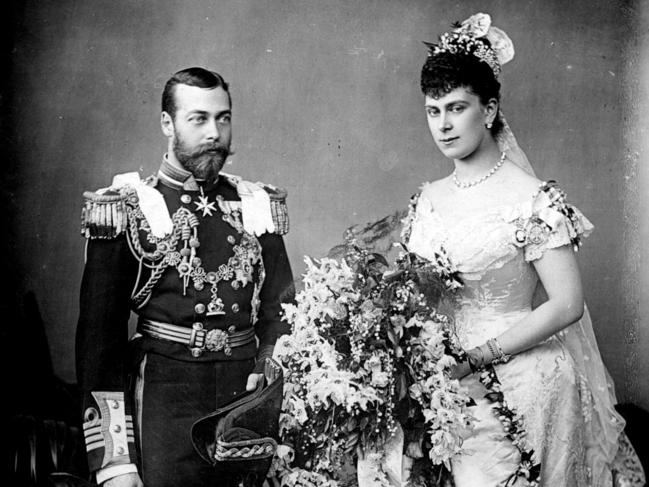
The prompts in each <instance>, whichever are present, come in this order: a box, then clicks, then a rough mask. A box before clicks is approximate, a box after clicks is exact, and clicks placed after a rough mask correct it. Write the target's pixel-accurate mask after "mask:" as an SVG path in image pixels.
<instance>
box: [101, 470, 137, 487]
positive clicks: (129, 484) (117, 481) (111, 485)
mask: <svg viewBox="0 0 649 487" xmlns="http://www.w3.org/2000/svg"><path fill="white" fill-rule="evenodd" d="M101 485H102V487H144V484H143V483H142V481H141V480H140V476H139V475H138V474H136V473H125V474H122V475H118V476H117V477H113V478H112V479H108V480H107V481H106V482H104V483H103V484H101Z"/></svg>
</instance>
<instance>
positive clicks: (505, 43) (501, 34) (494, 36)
mask: <svg viewBox="0 0 649 487" xmlns="http://www.w3.org/2000/svg"><path fill="white" fill-rule="evenodd" d="M486 37H487V40H488V41H489V43H490V44H491V48H492V49H493V51H494V52H495V53H496V57H497V58H498V62H499V63H500V65H501V66H502V65H503V64H505V63H508V62H509V61H511V60H512V59H514V43H513V42H512V40H511V39H510V38H509V36H508V35H507V34H505V31H504V30H502V29H499V28H498V27H491V28H490V29H489V31H488V32H487V35H486Z"/></svg>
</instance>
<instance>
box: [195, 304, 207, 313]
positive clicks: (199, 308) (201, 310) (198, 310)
mask: <svg viewBox="0 0 649 487" xmlns="http://www.w3.org/2000/svg"><path fill="white" fill-rule="evenodd" d="M194 311H196V313H197V314H199V315H202V314H203V313H205V305H204V304H203V303H198V304H197V305H196V306H194Z"/></svg>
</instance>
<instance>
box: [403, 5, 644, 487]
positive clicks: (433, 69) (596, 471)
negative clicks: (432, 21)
mask: <svg viewBox="0 0 649 487" xmlns="http://www.w3.org/2000/svg"><path fill="white" fill-rule="evenodd" d="M490 23H491V20H490V18H489V16H488V15H485V14H477V15H475V16H473V17H471V18H470V19H468V20H467V21H465V22H464V23H463V24H461V25H460V26H457V27H456V28H455V29H454V30H453V31H451V32H449V33H447V34H444V35H443V36H442V37H441V38H440V42H439V43H438V44H435V45H433V44H430V45H429V47H430V53H429V56H428V59H427V61H426V63H425V65H424V67H423V70H422V77H421V86H422V91H423V93H424V95H425V110H426V114H427V119H428V125H429V128H430V132H431V134H432V137H433V139H434V141H435V143H436V145H437V147H438V148H439V150H440V151H441V152H442V153H443V154H444V155H445V156H446V157H448V158H450V159H452V160H453V162H454V165H455V170H454V171H453V173H452V174H451V175H449V176H447V177H445V178H443V179H440V180H438V181H434V182H431V183H426V184H424V185H423V187H422V190H421V193H420V194H419V195H418V197H417V198H416V200H414V202H413V206H412V209H411V212H410V215H409V218H408V220H407V225H406V229H405V231H404V237H405V239H406V242H407V243H408V248H409V250H410V251H412V252H415V253H417V254H420V255H421V256H423V257H427V258H431V259H432V258H434V255H435V252H436V251H439V249H440V248H443V249H445V251H446V253H447V254H448V255H449V257H450V260H451V261H452V263H453V264H454V265H455V266H456V268H457V269H458V271H459V272H460V273H461V274H460V275H461V277H462V279H463V282H464V287H463V288H462V289H461V290H460V292H459V293H460V294H459V299H458V300H457V301H456V302H455V303H454V304H453V306H454V320H455V323H456V331H457V334H458V336H459V338H460V341H461V343H462V345H463V346H464V348H465V349H466V350H467V356H468V360H467V361H466V362H464V363H460V364H458V365H457V367H456V375H457V377H458V378H461V382H462V384H463V385H465V386H466V387H467V388H468V390H469V392H470V394H471V396H472V397H473V398H474V399H475V401H476V403H477V404H476V406H475V407H472V408H471V409H472V410H473V413H474V415H475V418H476V419H477V422H476V426H475V428H473V429H472V430H471V431H469V432H468V433H467V437H466V439H465V441H464V444H463V453H462V454H460V455H459V456H457V457H456V459H455V460H454V461H453V462H452V473H453V477H454V480H455V485H456V486H457V487H472V486H475V487H492V486H493V487H495V486H498V485H505V483H507V482H508V480H509V481H510V482H512V483H513V482H514V481H515V482H516V483H515V484H513V485H517V486H518V485H528V482H527V481H526V480H525V479H524V476H523V475H520V472H521V469H520V468H519V467H520V465H521V450H520V449H519V448H517V446H516V445H514V444H513V442H512V441H511V439H509V438H507V437H506V436H505V433H504V431H503V424H502V423H501V420H500V419H499V418H498V417H497V416H496V415H494V412H493V410H492V407H493V404H492V403H491V402H490V401H488V400H487V399H486V398H485V394H486V393H487V390H486V389H485V387H484V386H483V384H482V383H481V382H480V373H481V371H482V370H483V368H484V367H485V366H488V365H490V364H491V365H493V366H494V369H495V372H496V374H497V377H498V379H499V381H500V383H501V389H502V392H503V394H504V401H505V404H506V405H507V406H508V407H510V408H515V411H516V412H518V413H519V414H520V415H521V418H522V421H521V423H520V424H521V425H522V427H523V428H524V431H525V433H526V441H525V440H524V443H523V446H525V447H526V448H527V449H528V451H531V450H533V462H534V463H540V481H539V484H537V485H542V486H547V487H561V486H564V487H587V486H588V487H589V486H597V487H599V486H606V487H610V486H611V485H614V483H615V484H617V485H643V484H644V476H643V472H642V469H641V467H640V465H639V462H638V460H637V456H636V455H635V452H634V451H633V449H632V447H631V445H630V444H629V443H628V440H627V439H626V436H625V435H624V433H623V432H622V430H623V427H624V421H623V419H622V418H621V417H620V416H619V415H618V414H617V413H616V411H615V409H614V407H613V405H614V403H615V397H614V391H613V387H612V384H611V382H610V379H609V377H608V375H607V372H606V370H605V368H604V365H603V364H602V360H601V357H600V355H599V351H598V350H597V345H596V343H595V337H594V335H593V331H592V325H591V322H590V318H589V316H588V311H587V309H586V308H585V306H584V297H583V289H582V283H581V280H580V274H579V269H578V266H577V261H576V259H575V250H576V249H577V248H578V246H579V245H580V244H581V240H582V239H583V238H584V237H586V236H587V235H588V234H589V233H590V231H591V230H592V228H593V226H592V225H591V223H590V222H589V221H588V220H587V219H586V217H584V216H583V215H582V213H581V212H580V211H579V210H578V209H577V208H575V207H574V206H572V205H571V204H569V203H568V202H567V200H566V197H565V194H564V193H563V192H562V191H561V190H560V189H559V188H558V187H557V186H556V185H554V184H547V183H543V182H542V181H540V180H539V179H537V178H536V177H535V175H534V172H533V170H532V168H531V166H530V165H529V162H527V159H526V158H525V155H524V154H523V153H522V151H521V150H520V148H519V147H518V145H517V144H516V141H515V138H514V136H513V134H512V133H511V130H510V129H509V126H508V125H507V122H506V121H505V119H504V117H503V116H502V113H501V111H500V109H499V101H500V93H499V91H500V84H499V82H498V79H497V78H498V74H499V73H500V69H501V66H502V65H503V64H504V63H505V62H507V61H509V60H510V59H511V58H512V57H513V46H512V44H511V41H510V40H509V38H508V37H507V36H506V34H505V33H504V32H502V31H501V30H499V29H496V28H494V27H491V25H490ZM537 288H541V289H543V290H544V291H545V295H546V297H545V301H544V302H543V303H542V304H540V305H538V306H536V307H533V306H532V302H533V296H534V295H535V290H537ZM501 419H502V418H501ZM519 446H521V445H519ZM517 469H518V470H517ZM517 471H518V472H519V475H518V476H516V475H514V474H515V472H517ZM512 475H514V476H513V477H512ZM509 485H512V484H509ZM532 485H534V484H532Z"/></svg>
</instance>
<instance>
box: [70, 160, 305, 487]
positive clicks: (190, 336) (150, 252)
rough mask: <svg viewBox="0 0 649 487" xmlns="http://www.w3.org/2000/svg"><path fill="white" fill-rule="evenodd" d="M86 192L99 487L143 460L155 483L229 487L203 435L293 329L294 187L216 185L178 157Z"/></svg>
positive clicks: (86, 316)
mask: <svg viewBox="0 0 649 487" xmlns="http://www.w3.org/2000/svg"><path fill="white" fill-rule="evenodd" d="M117 179H118V178H116V180H117ZM160 195H161V197H160ZM85 196H86V206H85V208H84V211H83V218H84V221H83V224H82V232H83V233H84V235H85V236H86V237H87V238H88V247H87V260H86V267H85V271H84V275H83V282H82V286H81V310H80V318H79V325H78V331H77V348H76V353H77V369H78V370H77V373H78V378H79V382H80V385H81V387H82V389H83V391H84V404H83V410H84V432H85V438H86V447H87V451H88V458H89V464H90V468H91V470H92V471H94V472H97V481H98V482H102V481H104V480H105V479H107V478H111V477H114V476H115V475H119V474H122V473H128V472H135V469H136V468H137V469H138V471H139V473H140V476H141V477H142V480H143V482H144V484H145V485H147V486H151V487H161V486H165V485H182V486H193V485H197V486H198V485H228V484H229V482H225V481H224V479H222V478H221V479H215V478H214V474H213V473H212V471H211V468H210V466H209V465H207V464H205V463H202V462H201V459H200V458H199V456H198V455H197V454H195V452H194V451H193V449H192V445H191V441H190V434H189V431H190V427H191V424H192V423H193V422H194V421H195V420H196V419H198V418H200V417H202V416H204V415H206V414H208V413H210V412H211V411H213V410H214V409H216V408H217V407H219V406H221V405H223V404H224V403H226V402H228V401H230V400H231V399H232V398H233V397H234V396H236V395H237V394H239V393H241V392H242V391H243V390H244V389H245V384H246V379H247V377H248V375H249V374H250V373H252V372H261V370H257V369H260V367H259V365H257V366H256V364H260V365H261V362H262V360H261V359H263V358H265V357H266V356H269V355H270V354H272V348H273V346H274V344H275V341H276V340H277V337H278V336H279V335H281V334H284V333H288V332H289V331H290V329H289V327H288V325H287V324H286V323H285V322H283V321H281V317H280V315H281V303H282V302H285V301H290V300H291V299H292V298H293V293H294V292H293V286H292V274H291V269H290V266H289V262H288V257H287V254H286V249H285V247H284V242H283V239H282V236H281V235H282V234H285V233H286V232H287V231H288V219H287V214H286V206H285V196H286V193H285V192H283V191H281V190H277V189H275V188H271V187H267V186H263V187H262V186H259V185H254V184H251V183H247V182H245V181H241V180H240V179H239V178H237V177H234V176H227V175H223V174H221V175H220V176H219V177H218V178H217V180H216V181H215V182H210V183H202V182H199V181H196V180H195V179H194V177H193V176H191V174H190V173H189V172H187V171H185V170H184V169H180V168H178V167H176V166H172V165H171V164H170V163H169V162H167V160H166V159H165V160H164V162H163V164H162V166H161V169H160V171H159V172H158V175H157V177H155V178H150V179H149V180H147V181H139V178H137V181H134V179H133V174H131V178H130V179H129V178H126V183H124V180H122V182H121V183H120V182H117V181H114V183H113V186H112V187H111V188H110V189H108V190H107V191H98V192H95V193H86V195H85ZM258 212H261V214H262V218H261V220H260V215H259V214H257V213H258ZM263 215H266V219H265V220H264V218H263ZM255 219H256V222H255ZM260 221H261V223H260ZM251 222H252V223H251ZM165 225H166V231H164V232H163V231H161V230H160V229H161V228H165ZM260 225H261V226H260ZM255 226H256V227H255ZM260 228H261V231H260V230H259V229H260ZM170 230H171V231H170ZM131 310H133V311H135V312H136V313H137V315H138V317H139V319H138V333H137V334H136V335H135V337H133V338H132V339H131V340H130V341H129V340H128V337H127V334H128V333H127V323H128V319H129V315H130V311H131Z"/></svg>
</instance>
